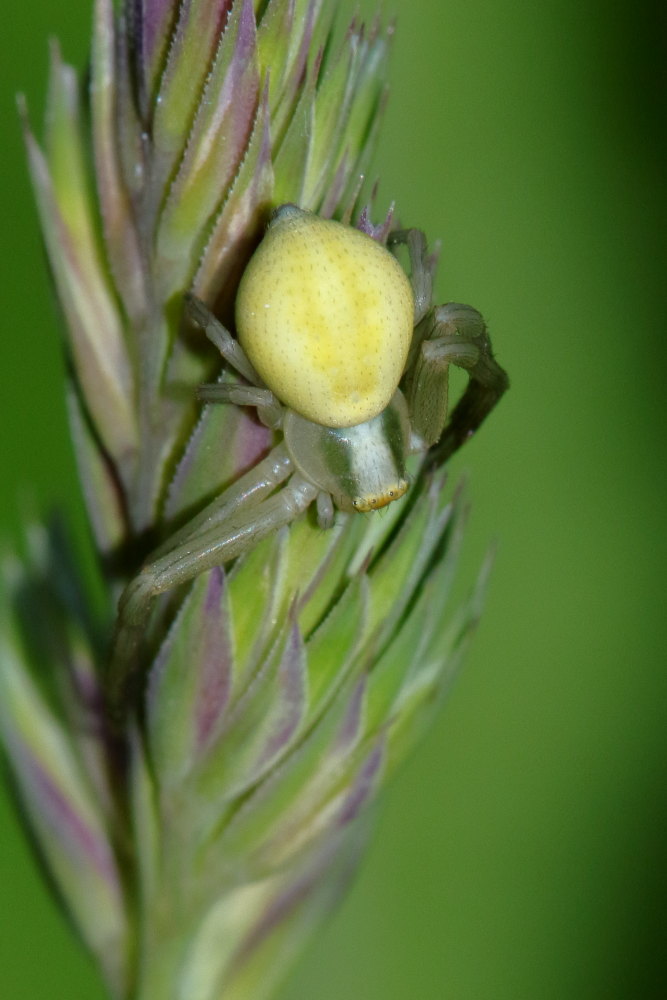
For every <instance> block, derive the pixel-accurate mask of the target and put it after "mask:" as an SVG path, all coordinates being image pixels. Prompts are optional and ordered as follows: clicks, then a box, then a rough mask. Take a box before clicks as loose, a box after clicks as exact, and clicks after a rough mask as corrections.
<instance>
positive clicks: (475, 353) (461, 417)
mask: <svg viewBox="0 0 667 1000" xmlns="http://www.w3.org/2000/svg"><path fill="white" fill-rule="evenodd" d="M415 339H416V340H417V342H418V344H419V347H418V350H417V351H416V354H415V357H414V358H413V359H412V363H411V364H410V366H409V368H408V372H407V375H406V380H405V393H406V396H407V399H408V406H409V408H410V414H411V418H412V428H413V431H414V433H415V434H416V435H417V438H418V439H419V440H420V441H421V442H423V445H424V446H425V447H426V448H430V452H429V459H428V460H429V463H430V464H432V465H433V464H438V465H441V464H442V463H444V462H445V461H446V460H447V459H448V458H449V457H450V455H452V454H453V453H454V452H455V451H456V450H457V449H458V448H460V447H461V445H462V444H464V443H465V442H466V441H467V440H468V438H470V437H471V436H472V434H473V433H474V432H475V431H476V430H477V428H478V427H479V425H480V424H481V423H482V421H483V420H484V418H485V417H486V415H487V414H488V413H489V412H490V411H491V410H492V409H493V407H494V406H495V405H496V403H497V402H498V400H499V399H500V397H501V396H502V394H503V393H504V392H505V391H506V389H507V388H508V387H509V379H508V377H507V373H506V372H505V371H504V369H503V368H501V367H500V365H499V364H498V362H497V361H496V360H495V358H494V356H493V351H492V349H491V341H490V339H489V334H488V331H487V329H486V324H485V322H484V320H483V318H482V316H481V315H480V313H479V312H477V310H476V309H473V308H472V306H466V305H461V304H460V303H458V302H449V303H447V305H444V306H437V307H436V308H435V309H433V311H432V312H431V313H429V314H428V316H426V317H425V319H424V320H423V321H422V326H421V330H420V331H417V335H416V338H415ZM452 364H453V365H457V366H458V367H460V368H464V369H465V370H466V371H467V372H468V375H469V382H468V386H467V388H466V390H465V392H464V393H463V395H462V397H461V399H460V400H459V402H458V403H457V405H456V407H455V408H454V411H453V413H452V414H451V416H450V417H449V420H447V402H448V382H449V366H450V365H452Z"/></svg>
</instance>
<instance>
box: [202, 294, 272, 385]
mask: <svg viewBox="0 0 667 1000" xmlns="http://www.w3.org/2000/svg"><path fill="white" fill-rule="evenodd" d="M185 311H186V313H187V315H188V316H189V317H190V319H191V320H192V322H193V323H196V324H197V326H200V327H201V328H202V330H203V331H204V333H205V334H206V336H207V337H208V339H209V340H210V341H211V343H212V344H215V346H216V347H217V348H218V350H219V351H220V353H221V354H222V356H223V358H224V359H225V361H226V362H227V363H228V364H230V365H231V366H232V368H234V369H235V370H236V371H237V372H238V373H239V375H242V376H243V378H244V379H246V380H247V381H248V382H250V383H251V385H255V386H261V387H262V388H263V387H264V383H263V382H262V380H261V378H260V377H259V375H258V374H257V372H256V371H255V369H254V368H253V366H252V365H251V364H250V361H249V360H248V358H247V356H246V353H245V351H244V350H243V348H242V347H241V345H240V344H239V342H238V340H236V338H235V337H232V335H231V333H230V332H229V330H227V329H226V328H225V327H224V326H223V325H222V323H221V322H220V321H219V320H217V319H216V318H215V316H214V315H213V313H212V312H211V311H210V309H207V307H206V306H205V305H204V303H203V302H202V301H201V299H198V298H197V297H196V295H192V293H190V292H188V293H187V294H186V295H185Z"/></svg>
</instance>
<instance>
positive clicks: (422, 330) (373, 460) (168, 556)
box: [112, 205, 509, 679]
mask: <svg viewBox="0 0 667 1000" xmlns="http://www.w3.org/2000/svg"><path fill="white" fill-rule="evenodd" d="M388 242H389V247H390V248H392V249H393V248H395V247H397V246H398V245H399V244H404V245H405V246H406V247H407V251H408V255H409V260H410V271H411V274H410V280H408V278H407V276H406V274H405V272H404V271H403V269H402V267H401V266H400V264H399V263H398V261H397V259H396V257H395V256H394V255H393V254H392V253H391V252H390V250H388V249H385V247H383V246H381V245H380V244H379V243H378V242H377V241H375V240H373V239H372V238H371V237H369V236H367V235H366V234H365V233H362V232H361V231H360V230H358V229H353V228H351V227H349V226H344V225H342V224H341V223H338V222H333V221H331V220H324V219H321V218H319V217H318V216H316V215H314V214H312V213H310V212H306V211H303V210H302V209H300V208H297V206H295V205H283V206H281V207H280V208H279V209H277V211H276V212H275V214H274V216H273V218H272V220H271V222H270V224H269V227H268V229H267V232H266V235H265V237H264V240H263V241H262V243H261V244H260V246H259V248H258V250H257V251H256V253H255V255H254V256H253V258H252V259H251V261H250V263H249V265H248V267H247V269H246V271H245V273H244V275H243V278H242V280H241V284H240V286H239V292H238V296H237V304H236V327H237V333H238V339H236V338H234V337H233V336H232V335H231V334H230V333H229V332H228V331H227V330H226V329H225V328H224V327H223V326H222V325H221V324H220V323H219V322H218V320H217V319H216V318H215V317H214V316H213V315H212V314H211V313H210V312H209V311H208V309H207V308H206V307H205V306H204V304H203V303H202V302H200V301H199V300H198V299H196V298H194V296H188V298H187V302H186V307H187V311H188V313H189V315H190V318H191V319H192V320H193V321H194V322H195V323H196V324H197V325H199V326H200V327H202V329H204V330H205V332H206V334H207V336H208V337H209V339H210V340H211V341H212V342H213V343H214V344H215V346H216V347H217V348H218V349H219V350H220V353H221V354H222V357H223V359H224V360H225V362H226V364H227V366H228V367H229V368H231V369H233V371H234V372H235V373H236V374H237V375H239V376H241V378H242V380H243V381H242V382H238V383H234V384H229V383H226V384H215V385H204V386H201V387H200V389H199V391H198V395H199V398H200V399H201V400H203V401H205V402H207V403H227V404H233V405H236V406H244V407H251V408H254V409H255V410H256V413H257V416H258V418H259V420H260V421H262V422H263V423H264V424H265V425H267V426H268V427H271V428H273V429H274V430H275V431H277V432H279V433H280V436H281V440H280V441H279V443H277V444H276V445H275V447H274V448H273V449H272V451H271V452H270V453H269V454H268V455H267V456H266V457H265V458H264V459H263V460H262V461H260V462H259V463H258V464H257V465H256V466H255V467H254V468H252V469H251V470H250V471H249V472H247V473H246V474H245V475H244V476H242V477H241V478H240V479H239V480H237V482H236V483H234V484H233V485H232V486H230V487H229V488H228V489H227V490H225V492H224V493H223V494H222V495H221V496H220V497H218V498H217V499H216V500H214V501H213V502H212V503H211V504H209V505H208V506H207V507H206V508H205V509H204V510H203V511H202V512H201V513H200V514H199V515H198V516H196V517H195V518H194V519H193V520H192V521H190V522H189V523H188V524H186V525H185V526H184V527H183V528H182V529H181V530H180V531H178V532H177V533H176V534H175V535H173V536H172V537H171V539H170V540H169V542H168V543H167V544H166V545H165V546H163V547H162V548H160V549H158V550H157V552H156V553H154V554H153V556H151V557H150V558H149V559H148V561H147V562H146V564H145V565H144V566H143V568H142V569H141V571H140V572H139V573H138V575H137V576H136V577H135V578H134V580H132V582H131V583H130V584H129V585H128V587H127V588H126V590H125V592H124V593H123V595H122V597H121V600H120V605H119V622H118V627H117V633H116V637H115V647H114V654H113V663H112V677H113V675H114V674H116V678H117V679H118V677H119V676H120V675H122V674H123V673H125V672H126V671H127V670H128V669H129V668H128V663H129V662H131V661H132V659H133V657H134V654H135V652H136V649H137V647H138V645H139V642H140V639H141V636H142V633H143V631H144V628H145V625H146V621H147V618H148V613H149V610H150V604H151V601H152V599H153V598H154V597H156V596H157V595H158V594H161V593H163V592H165V591H167V590H170V589H171V588H172V587H176V586H178V585H179V584H183V583H186V582H187V581H189V580H191V579H192V578H193V577H195V576H197V575H198V574H199V573H202V572H204V571H205V570H208V569H210V568H212V567H214V566H217V565H220V564H222V563H225V562H228V561H229V560H231V559H234V558H236V557H237V556H239V555H241V554H242V553H243V552H245V551H246V550H248V549H249V548H250V547H252V546H254V545H255V544H256V543H257V542H259V541H260V540H261V539H262V538H265V537H266V536H267V535H269V534H270V533H271V532H273V531H275V530H277V529H278V528H281V527H283V526H284V525H288V524H289V523H290V522H291V521H293V520H294V519H295V518H297V517H299V515H301V514H302V513H303V512H304V511H305V510H306V509H307V508H308V507H309V506H310V505H311V504H312V503H313V502H315V504H316V507H317V517H318V521H319V524H320V525H321V527H322V528H327V527H330V526H331V525H332V523H333V520H334V509H335V508H339V509H340V510H342V511H346V512H354V511H358V512H361V513H366V512H369V511H372V510H376V509H378V508H380V507H383V506H385V505H386V504H388V503H391V502H392V501H393V500H396V499H398V498H399V497H401V496H403V494H404V493H405V492H406V490H407V489H408V479H407V474H406V468H405V466H406V460H407V458H408V456H409V455H410V454H414V453H423V454H425V455H426V459H427V461H428V462H430V463H434V464H442V463H443V462H444V461H446V459H447V458H448V457H449V456H450V455H451V454H452V453H453V452H454V451H455V450H456V449H457V448H458V447H459V446H460V445H461V444H462V443H463V442H464V441H465V440H466V439H467V438H468V437H470V435H471V434H472V433H473V432H474V431H475V430H476V428H477V427H478V426H479V424H480V423H481V422H482V420H483V419H484V418H485V416H486V415H487V413H488V412H489V411H490V410H491V408H492V407H493V406H494V405H495V403H496V402H497V401H498V399H499V398H500V396H501V395H502V393H503V392H504V391H505V389H506V388H507V387H508V384H509V383H508V379H507V375H506V374H505V372H504V371H503V369H502V368H501V367H500V366H499V365H498V363H497V362H496V361H495V359H494V357H493V354H492V350H491V344H490V341H489V337H488V334H487V331H486V326H485V324H484V321H483V319H482V317H481V315H480V314H479V313H478V312H477V311H476V310H475V309H473V308H471V307H470V306H465V305H460V304H456V303H449V304H447V305H444V306H438V307H435V308H432V307H431V291H432V265H431V261H430V259H429V257H428V253H427V247H426V240H425V237H424V234H423V233H422V232H421V231H420V230H416V229H409V230H401V231H398V232H394V233H392V234H391V235H390V237H389V241H388ZM450 364H454V365H457V366H459V367H461V368H464V369H465V370H466V371H467V372H468V375H469V382H468V386H467V388H466V391H465V392H464V394H463V396H462V397H461V399H460V401H459V403H458V404H457V406H456V407H455V409H454V411H453V413H452V414H451V415H450V416H449V421H448V420H447V416H448V414H447V384H448V368H449V365H450ZM399 386H400V387H399Z"/></svg>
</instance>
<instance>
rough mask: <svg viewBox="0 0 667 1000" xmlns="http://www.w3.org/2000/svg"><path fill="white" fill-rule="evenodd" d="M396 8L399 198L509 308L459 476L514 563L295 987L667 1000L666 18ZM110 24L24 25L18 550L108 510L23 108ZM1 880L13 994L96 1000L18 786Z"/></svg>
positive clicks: (9, 310) (646, 7) (17, 292)
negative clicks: (32, 536) (24, 541)
mask: <svg viewBox="0 0 667 1000" xmlns="http://www.w3.org/2000/svg"><path fill="white" fill-rule="evenodd" d="M391 7H393V8H394V9H396V8H399V9H398V11H397V13H398V31H397V36H396V43H395V49H394V58H393V72H392V85H393V86H392V90H393V95H392V100H391V102H390V105H389V111H388V117H387V122H386V127H385V130H384V134H383V140H382V145H381V150H380V154H379V156H378V158H377V160H376V166H377V172H378V174H380V176H381V178H382V185H381V200H382V201H384V202H385V203H386V201H388V200H389V199H390V198H393V197H395V198H396V199H397V201H398V204H399V209H400V214H401V217H402V221H403V222H404V223H406V224H411V225H419V226H422V227H423V228H425V229H426V230H427V233H428V235H429V237H430V238H431V239H434V238H436V237H442V239H443V254H442V259H441V267H440V273H439V283H438V295H439V298H440V299H442V300H445V299H458V300H461V301H469V302H471V303H473V304H474V305H476V306H478V307H479V308H480V309H481V310H482V311H483V312H484V314H485V315H486V316H487V318H488V320H489V322H490V325H491V329H492V332H493V336H494V344H495V347H496V351H497V354H498V357H499V359H500V360H501V362H502V363H503V364H504V365H505V366H506V367H507V369H508V370H509V372H510V374H511V376H512V379H513V387H512V391H511V393H510V395H509V396H508V397H506V399H505V400H504V401H503V403H502V404H501V406H500V408H499V409H498V411H497V413H495V414H494V415H493V418H492V419H491V420H490V421H489V423H488V425H487V426H486V427H485V429H484V431H483V433H481V434H480V435H479V436H478V438H477V439H476V440H475V441H474V442H473V443H472V444H471V445H469V446H468V447H467V448H466V449H465V450H464V452H463V453H462V454H460V455H459V456H457V458H456V459H455V461H454V462H453V463H452V465H453V467H454V476H456V474H458V473H461V472H462V471H464V470H469V471H470V480H471V482H470V493H471V497H472V501H473V513H472V517H471V523H470V531H469V539H468V547H467V553H466V558H465V566H464V576H463V579H464V581H467V582H470V581H471V580H472V578H473V575H474V572H475V567H476V566H477V565H478V564H479V562H480V561H481V559H482V557H483V555H484V553H485V551H486V549H487V546H488V544H489V542H490V541H491V540H492V539H498V541H499V547H498V555H497V562H496V567H495V572H494V575H493V582H492V587H491V591H490V595H489V600H488V607H487V611H486V614H485V617H484V620H483V622H482V626H481V628H480V631H479V633H478V635H477V637H476V641H475V643H474V647H473V649H472V652H471V655H470V656H469V658H468V662H467V665H466V668H465V671H464V673H463V674H462V676H461V678H460V680H459V682H458V684H457V686H456V688H455V690H454V692H453V694H452V696H451V698H450V700H449V703H448V705H447V706H446V708H445V711H444V712H443V714H442V715H441V717H440V719H439V721H438V723H437V726H436V727H435V729H434V730H433V731H432V732H431V734H430V736H429V737H428V739H427V740H426V741H425V743H424V744H423V745H422V746H421V748H420V749H419V751H418V752H417V753H416V754H415V755H414V756H413V758H412V759H411V761H410V763H409V764H408V766H407V767H405V768H404V770H403V771H402V773H401V774H400V776H399V778H398V779H397V780H396V781H395V782H394V784H393V786H392V787H391V789H390V792H389V794H388V795H387V796H386V798H385V801H384V803H383V808H382V809H381V810H380V816H379V829H378V831H377V836H376V839H375V843H374V846H373V849H372V850H371V852H370V855H369V857H368V861H367V864H366V866H365V868H364V870H363V872H362V874H361V876H360V878H359V879H358V881H357V883H356V885H355V887H354V889H353V891H352V892H351V894H350V896H349V898H348V899H347V901H346V902H345V904H344V905H343V906H342V908H341V910H340V911H339V913H338V915H337V916H336V918H335V919H334V921H333V922H332V923H331V924H330V925H329V927H328V929H327V930H326V932H325V933H324V934H323V936H322V937H321V938H320V940H319V941H318V942H317V943H316V945H315V947H314V948H313V949H312V951H311V952H310V953H309V955H308V956H307V957H306V959H305V960H304V961H303V962H302V964H301V965H300V967H299V968H298V969H297V971H296V973H295V975H294V977H293V978H292V980H291V981H290V983H289V984H288V986H287V988H286V990H285V994H284V996H285V998H286V1000H304V998H306V997H308V998H311V997H317V998H318V1000H340V998H341V997H347V996H351V997H355V998H363V1000H399V998H400V1000H403V998H406V997H418V998H420V1000H430V998H433V1000H436V998H438V1000H439V998H451V1000H543V998H544V1000H552V998H553V1000H556V998H558V1000H560V998H568V1000H575V998H587V1000H590V998H598V997H599V998H605V1000H607V998H628V1000H630V998H632V1000H635V998H661V997H667V971H666V964H665V956H666V951H667V949H666V944H667V941H666V937H667V935H666V933H665V930H666V927H665V924H666V921H667V916H666V914H667V906H666V901H667V900H666V896H667V893H666V889H667V844H666V840H665V834H666V827H667V783H666V781H665V778H666V776H667V775H666V772H667V727H666V725H665V723H666V721H667V656H666V655H665V646H666V643H665V632H666V627H665V620H666V619H667V601H666V596H667V595H666V590H665V572H664V564H665V560H666V557H667V551H666V550H667V545H666V543H665V527H664V522H665V513H666V504H665V499H666V497H665V494H666V489H665V487H666V472H665V455H664V451H663V447H662V446H663V443H664V440H663V439H664V424H665V407H664V402H663V395H664V382H665V371H666V368H667V366H666V365H665V357H666V347H665V332H666V331H665V295H664V291H663V289H664V283H665V277H664V275H665V271H664V264H665V246H664V233H665V223H666V222H667V218H666V216H667V212H666V211H665V208H666V205H665V189H664V184H663V175H664V165H665V143H664V129H665V110H666V107H665V103H666V102H665V77H664V71H663V68H662V67H663V65H664V61H665V17H664V7H660V6H659V5H658V4H657V3H645V2H641V0H640V2H635V3H633V4H630V3H613V2H612V3H611V4H610V3H608V2H607V3H605V4H602V3H601V2H599V3H597V2H592V0H589V2H588V3H583V4H582V3H580V2H579V3H578V2H575V0H543V2H542V3H540V4H529V3H519V2H516V0H496V2H495V3H494V4H493V5H490V4H489V3H488V2H482V0H465V2H464V0H449V2H447V3H445V4H443V3H441V2H440V0H410V2H409V3H408V2H407V0H403V4H402V7H403V9H400V8H401V3H400V0H394V2H393V4H391V5H390V9H391ZM366 9H369V5H367V6H366ZM88 22H89V0H69V3H68V4H67V5H66V6H63V5H55V4H53V3H51V2H49V0H33V2H32V3H29V4H23V5H13V4H12V5H11V17H10V18H5V21H4V54H3V58H2V64H1V66H0V73H1V75H2V80H1V87H0V113H1V114H2V135H3V137H4V151H3V164H4V171H3V183H2V187H1V189H0V194H1V195H2V200H3V204H2V214H1V216H0V217H1V218H2V229H3V247H4V254H3V277H4V279H5V280H4V282H3V296H4V300H3V307H4V309H5V313H4V315H5V320H4V323H3V332H2V336H1V337H0V372H1V382H0V385H1V386H2V388H1V390H0V408H1V414H0V469H1V470H2V473H1V481H0V487H1V488H0V521H1V531H2V536H3V537H10V538H11V537H12V536H14V537H16V535H17V534H18V526H19V520H20V519H19V512H20V510H21V509H22V508H24V507H25V506H26V505H28V506H29V507H30V505H35V504H37V505H40V506H41V505H45V504H49V503H52V502H54V501H55V502H59V503H60V504H61V505H62V506H63V507H64V508H65V509H67V510H68V511H69V512H70V513H71V514H72V516H73V517H74V519H76V521H77V523H78V524H79V525H81V524H82V514H81V505H80V501H79V499H78V493H77V486H76V482H75V474H74V465H73V460H72V457H71V454H70V449H69V444H68V438H67V428H66V421H65V415H64V405H63V399H62V375H61V368H62V365H61V358H60V352H59V345H58V320H57V316H56V311H55V307H54V305H53V303H52V299H51V294H50V291H49V286H48V282H47V279H46V276H45V268H44V265H43V260H42V254H41V249H40V241H39V237H38V233H37V228H36V222H35V213H34V211H33V208H32V205H31V200H30V192H29V188H28V183H27V180H26V176H25V170H24V165H23V159H22V150H21V147H20V139H19V133H18V127H17V123H16V117H15V113H14V107H13V93H14V92H15V91H16V90H18V89H24V90H25V91H26V92H27V94H28V98H29V101H30V104H31V107H32V108H33V109H34V110H35V111H36V112H39V111H40V109H41V106H42V94H43V91H44V83H45V75H46V40H47V38H48V36H49V35H51V34H57V35H58V36H59V37H60V39H61V41H62V44H63V48H64V51H65V54H66V56H67V58H68V59H69V60H70V61H72V62H74V63H75V64H77V65H79V66H83V65H84V63H85V59H86V50H87V33H88ZM0 886H1V892H0V983H1V985H0V994H1V995H2V997H3V998H4V997H7V998H12V1000H13V998H17V997H24V996H25V997H30V998H31V1000H47V998H48V1000H60V998H67V1000H79V998H81V1000H84V998H85V1000H93V998H98V997H99V998H100V1000H101V998H102V992H101V988H100V986H99V984H98V982H97V980H96V978H95V975H94V973H93V971H92V969H91V968H90V967H89V964H88V962H87V959H86V958H85V957H84V956H82V954H81V953H80V952H79V950H78V946H77V945H76V944H75V942H74V941H73V940H72V939H71V938H70V936H69V931H68V929H67V927H66V925H65V923H64V922H63V921H62V920H61V917H60V916H59V914H58V913H57V911H56V908H55V907H54V905H53V903H52V901H51V899H50V898H49V895H48V893H47V891H46V889H45V888H44V886H43V884H42V882H41V879H40V877H39V875H38V873H37V871H36V869H35V867H34V865H33V860H32V857H31V854H30V850H29V848H28V846H27V844H26V842H25V841H24V839H23V836H22V834H21V831H20V830H19V827H18V824H17V822H16V820H15V818H14V815H13V812H12V807H11V803H10V802H9V799H8V797H7V796H5V797H4V798H3V799H2V800H1V801H0ZM192 1000H196V998H194V997H193V998H192Z"/></svg>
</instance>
